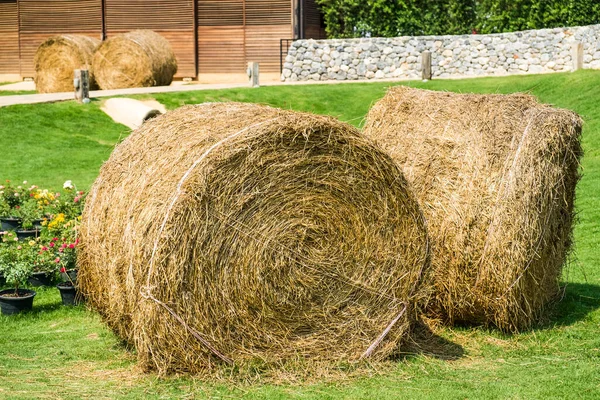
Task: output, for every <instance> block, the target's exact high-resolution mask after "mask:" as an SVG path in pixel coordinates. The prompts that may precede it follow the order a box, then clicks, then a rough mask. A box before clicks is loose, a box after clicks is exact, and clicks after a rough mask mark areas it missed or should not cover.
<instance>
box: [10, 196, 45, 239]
mask: <svg viewBox="0 0 600 400" xmlns="http://www.w3.org/2000/svg"><path fill="white" fill-rule="evenodd" d="M15 214H16V215H17V216H19V217H20V218H21V228H20V229H18V230H17V236H18V237H19V239H28V238H36V237H39V235H40V231H41V226H40V228H39V229H38V228H37V226H36V224H40V225H41V221H42V217H43V208H42V207H41V206H40V205H39V204H38V201H37V200H35V199H34V198H30V199H27V200H25V201H24V202H23V203H22V204H21V206H20V207H19V209H18V210H16V213H15Z"/></svg>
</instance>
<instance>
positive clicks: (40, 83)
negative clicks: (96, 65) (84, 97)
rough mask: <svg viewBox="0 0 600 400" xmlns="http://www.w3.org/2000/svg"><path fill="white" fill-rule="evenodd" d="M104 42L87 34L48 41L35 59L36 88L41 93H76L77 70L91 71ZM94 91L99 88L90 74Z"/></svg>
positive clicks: (38, 50)
mask: <svg viewBox="0 0 600 400" xmlns="http://www.w3.org/2000/svg"><path fill="white" fill-rule="evenodd" d="M99 44H100V41H99V40H98V39H94V38H92V37H89V36H83V35H58V36H52V37H51V38H49V39H46V40H45V41H44V42H43V43H42V44H41V45H40V46H39V47H38V49H37V51H36V53H35V58H34V64H35V79H34V80H35V86H36V90H37V91H38V92H39V93H57V92H72V91H73V90H74V88H73V78H74V72H73V71H74V70H76V69H88V70H89V69H90V66H91V64H92V57H93V55H94V50H95V49H96V47H98V45H99ZM90 89H91V90H93V89H97V86H96V82H95V80H94V75H93V74H90Z"/></svg>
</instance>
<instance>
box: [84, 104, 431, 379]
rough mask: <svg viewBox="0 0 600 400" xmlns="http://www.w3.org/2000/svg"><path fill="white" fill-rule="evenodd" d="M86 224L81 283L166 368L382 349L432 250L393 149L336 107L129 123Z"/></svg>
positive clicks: (412, 298)
mask: <svg viewBox="0 0 600 400" xmlns="http://www.w3.org/2000/svg"><path fill="white" fill-rule="evenodd" d="M80 232H81V243H82V245H81V246H82V249H81V252H80V257H79V264H80V272H79V278H78V279H80V285H81V289H82V291H83V292H84V293H85V295H86V296H87V299H88V300H89V303H90V304H91V305H92V307H93V308H95V309H96V310H98V311H99V312H100V313H101V314H102V315H103V317H104V319H105V320H106V321H107V323H108V324H109V326H111V327H112V329H113V330H115V332H117V334H118V335H119V336H121V337H122V338H124V339H125V340H127V341H128V342H129V343H132V344H134V345H135V347H136V348H137V353H138V357H139V360H140V362H141V364H142V365H143V366H145V367H146V368H154V369H158V370H159V371H161V372H169V371H189V372H198V371H201V370H206V369H207V368H209V367H211V365H213V364H215V362H216V363H217V364H222V362H226V363H235V364H236V365H244V363H247V362H248V363H252V362H254V361H256V360H260V362H264V363H265V364H266V365H271V366H277V365H282V364H281V363H285V362H286V361H288V360H298V359H300V360H314V361H315V362H319V363H320V362H325V363H328V362H336V361H342V360H343V361H348V360H350V361H353V360H357V359H360V358H361V357H371V358H372V359H382V358H384V357H386V356H388V355H390V354H391V353H392V352H394V351H396V349H397V347H398V345H399V344H401V343H402V342H403V341H404V340H407V339H408V337H409V330H410V327H411V324H412V321H413V320H414V319H415V312H416V311H415V309H416V307H417V303H419V301H420V299H421V294H420V291H419V290H418V288H419V283H420V279H421V275H422V271H423V269H424V268H426V266H427V263H428V239H427V235H426V231H425V226H424V219H423V216H422V214H421V212H420V210H419V208H418V206H417V203H416V200H415V199H414V197H413V196H412V195H411V193H410V192H409V191H408V189H407V183H406V181H405V179H404V177H403V176H402V174H401V173H400V170H399V169H398V167H397V166H396V165H395V163H394V162H393V160H392V159H391V158H389V156H387V155H385V154H384V153H383V152H382V151H380V150H378V149H377V148H376V147H374V146H373V145H372V144H371V142H370V141H368V140H366V139H364V138H363V137H362V135H361V134H360V133H359V132H358V131H356V130H355V129H354V128H353V127H351V126H349V125H347V124H344V123H341V122H338V121H336V120H334V119H332V118H330V117H322V116H315V115H311V114H305V113H296V112H292V111H284V110H279V109H274V108H270V107H266V106H259V105H250V104H240V103H221V104H203V105H197V106H185V107H182V108H179V109H177V110H175V111H172V112H169V113H167V114H165V115H162V116H159V117H156V118H155V119H153V120H150V121H148V122H146V123H145V124H144V125H143V126H142V127H141V128H139V129H138V130H136V131H134V132H133V133H132V135H131V136H130V137H128V138H127V139H126V140H125V141H124V142H123V143H121V144H120V145H118V147H117V148H116V149H115V151H114V152H113V154H112V155H111V157H110V159H109V160H108V161H107V162H106V164H105V165H104V166H103V167H102V169H101V171H100V175H99V177H98V178H97V180H96V182H95V183H94V185H93V187H92V189H91V191H90V196H89V200H88V202H87V205H86V209H85V211H84V215H83V221H82V226H81V230H80Z"/></svg>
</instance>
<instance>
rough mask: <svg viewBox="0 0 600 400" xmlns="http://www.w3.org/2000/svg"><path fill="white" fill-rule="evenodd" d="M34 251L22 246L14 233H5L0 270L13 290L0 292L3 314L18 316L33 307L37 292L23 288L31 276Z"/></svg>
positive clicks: (0, 256)
mask: <svg viewBox="0 0 600 400" xmlns="http://www.w3.org/2000/svg"><path fill="white" fill-rule="evenodd" d="M34 250H35V249H34V248H33V247H32V246H29V245H22V244H20V243H19V241H18V238H17V237H16V236H15V235H14V233H12V232H8V233H5V232H3V235H2V243H0V270H1V271H2V274H3V275H4V278H5V279H6V282H7V284H9V285H11V286H12V288H10V289H4V290H1V291H0V309H1V312H2V314H5V315H11V314H17V313H20V312H22V311H27V310H31V308H32V307H33V298H34V297H35V295H36V292H35V291H33V290H29V289H23V288H21V286H22V285H24V284H25V282H26V281H27V278H28V277H29V275H30V274H31V270H32V255H33V251H34Z"/></svg>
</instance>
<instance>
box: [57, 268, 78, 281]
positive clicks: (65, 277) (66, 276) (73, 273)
mask: <svg viewBox="0 0 600 400" xmlns="http://www.w3.org/2000/svg"><path fill="white" fill-rule="evenodd" d="M60 278H61V279H62V281H63V282H77V270H76V269H70V270H68V271H67V272H61V273H60Z"/></svg>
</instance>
